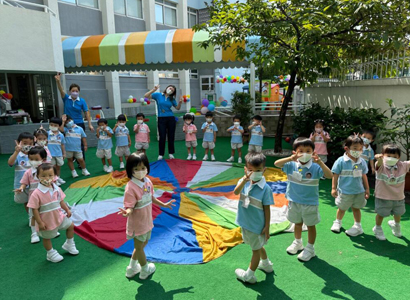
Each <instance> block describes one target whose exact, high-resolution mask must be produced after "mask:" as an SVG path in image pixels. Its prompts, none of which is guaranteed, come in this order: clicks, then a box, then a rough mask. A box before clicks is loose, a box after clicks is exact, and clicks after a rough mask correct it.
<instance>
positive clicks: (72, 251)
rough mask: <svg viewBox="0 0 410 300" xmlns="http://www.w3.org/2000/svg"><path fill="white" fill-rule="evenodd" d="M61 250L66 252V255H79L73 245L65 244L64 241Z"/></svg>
mask: <svg viewBox="0 0 410 300" xmlns="http://www.w3.org/2000/svg"><path fill="white" fill-rule="evenodd" d="M62 248H63V249H64V250H65V251H67V252H68V253H70V254H71V255H78V253H80V251H78V250H77V248H76V247H75V243H74V242H72V243H67V241H65V243H64V245H63V246H62Z"/></svg>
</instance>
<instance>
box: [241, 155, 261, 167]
mask: <svg viewBox="0 0 410 300" xmlns="http://www.w3.org/2000/svg"><path fill="white" fill-rule="evenodd" d="M245 161H246V163H247V164H250V165H251V166H253V167H259V166H260V165H262V166H263V167H265V164H266V156H265V155H264V154H263V153H261V152H254V151H251V152H248V154H246V156H245Z"/></svg>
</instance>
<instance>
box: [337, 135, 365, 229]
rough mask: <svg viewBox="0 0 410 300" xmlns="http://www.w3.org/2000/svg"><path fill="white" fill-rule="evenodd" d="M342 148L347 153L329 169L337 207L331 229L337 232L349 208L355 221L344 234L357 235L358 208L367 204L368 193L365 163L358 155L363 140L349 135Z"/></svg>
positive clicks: (359, 214)
mask: <svg viewBox="0 0 410 300" xmlns="http://www.w3.org/2000/svg"><path fill="white" fill-rule="evenodd" d="M344 149H345V151H346V153H345V154H344V155H343V156H342V157H339V158H338V159H337V160H336V162H335V163H334V165H333V168H332V172H333V180H332V196H333V197H335V198H336V201H335V203H336V205H337V207H338V209H337V214H336V220H335V221H334V222H333V226H332V228H331V230H332V231H333V232H335V233H339V232H340V228H341V227H342V219H343V216H344V215H345V212H346V210H348V209H349V208H350V207H351V208H352V212H353V218H354V221H355V222H354V225H353V226H352V228H350V229H348V230H346V234H347V235H349V236H357V235H360V234H362V233H363V229H362V225H361V224H360V221H361V212H360V209H361V208H363V207H365V206H366V203H367V199H368V198H369V195H370V191H369V182H368V181H367V176H366V174H367V172H368V168H367V164H366V162H365V161H364V160H363V159H362V158H361V157H360V156H361V155H362V151H363V140H362V139H361V138H360V137H359V136H358V135H351V136H349V137H348V138H347V139H346V141H345V144H344Z"/></svg>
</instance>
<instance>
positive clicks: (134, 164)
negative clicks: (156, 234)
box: [118, 152, 175, 279]
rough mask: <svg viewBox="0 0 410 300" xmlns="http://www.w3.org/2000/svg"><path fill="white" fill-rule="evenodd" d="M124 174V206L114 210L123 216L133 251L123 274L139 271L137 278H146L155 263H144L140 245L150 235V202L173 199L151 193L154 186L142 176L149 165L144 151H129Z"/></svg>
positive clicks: (161, 204) (152, 271)
mask: <svg viewBox="0 0 410 300" xmlns="http://www.w3.org/2000/svg"><path fill="white" fill-rule="evenodd" d="M125 168H126V171H127V176H128V178H129V179H130V181H129V182H128V183H127V186H126V187H125V193H124V208H120V212H118V214H122V215H123V216H124V217H127V232H126V234H127V239H128V240H131V239H132V240H134V251H133V253H132V256H131V260H130V264H129V266H128V267H127V271H126V274H125V276H126V277H127V278H132V277H134V276H135V275H136V274H137V273H139V272H141V273H140V276H139V277H140V279H146V278H147V277H148V276H150V275H151V274H152V273H154V272H155V265H154V264H153V263H147V259H146V257H145V252H144V247H145V246H146V245H147V243H148V241H149V239H150V238H151V231H152V228H153V227H154V223H153V220H152V203H154V204H156V205H158V206H160V207H165V208H170V209H172V207H173V206H175V204H173V203H174V202H175V200H171V201H169V202H167V203H162V202H161V201H159V200H158V199H157V198H155V196H154V186H153V185H152V182H151V180H150V179H149V178H148V177H146V176H147V175H148V174H149V170H150V166H149V162H148V158H147V156H146V155H145V153H142V152H140V153H132V154H131V155H130V156H129V157H128V159H127V165H126V167H125Z"/></svg>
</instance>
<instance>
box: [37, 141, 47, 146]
mask: <svg viewBox="0 0 410 300" xmlns="http://www.w3.org/2000/svg"><path fill="white" fill-rule="evenodd" d="M37 144H38V145H39V146H41V147H44V146H45V145H46V144H47V141H37Z"/></svg>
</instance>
